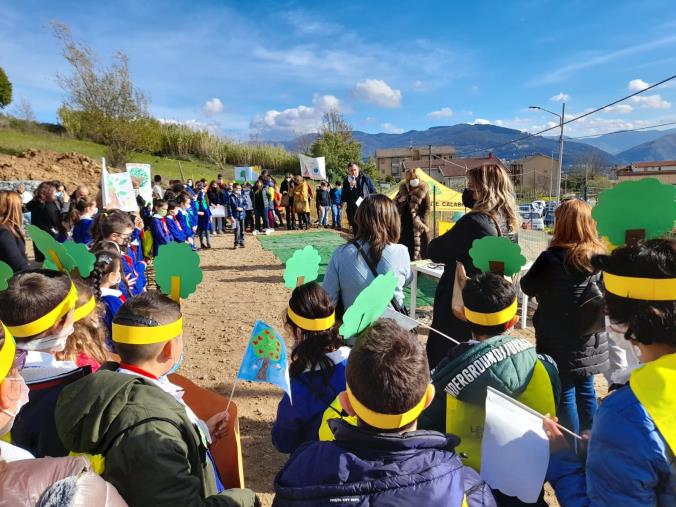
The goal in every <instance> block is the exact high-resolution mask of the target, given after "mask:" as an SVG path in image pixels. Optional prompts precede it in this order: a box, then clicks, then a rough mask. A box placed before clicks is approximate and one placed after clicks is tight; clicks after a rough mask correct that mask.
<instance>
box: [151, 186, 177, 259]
mask: <svg viewBox="0 0 676 507" xmlns="http://www.w3.org/2000/svg"><path fill="white" fill-rule="evenodd" d="M167 207H168V205H167V201H165V200H164V199H156V200H155V203H154V204H153V209H154V211H155V212H154V213H153V218H152V219H151V221H150V232H151V233H152V235H153V257H157V252H158V251H159V249H160V247H161V246H162V245H166V244H167V243H169V242H171V241H172V237H171V233H170V232H169V226H168V225H167Z"/></svg>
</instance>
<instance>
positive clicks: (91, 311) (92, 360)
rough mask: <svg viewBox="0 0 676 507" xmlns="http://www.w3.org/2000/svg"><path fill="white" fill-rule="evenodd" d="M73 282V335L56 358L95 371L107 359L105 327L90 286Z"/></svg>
mask: <svg viewBox="0 0 676 507" xmlns="http://www.w3.org/2000/svg"><path fill="white" fill-rule="evenodd" d="M72 280H73V284H75V288H76V289H77V303H76V305H75V310H74V312H73V320H74V324H73V334H71V335H70V336H69V337H68V340H67V341H66V347H65V348H64V349H63V351H62V352H57V353H56V354H55V357H56V358H57V359H58V360H59V361H72V362H74V363H75V364H76V365H77V366H91V369H92V371H93V372H94V371H96V370H98V369H99V367H100V366H101V365H102V364H103V363H104V362H105V361H106V360H107V359H108V352H107V350H106V346H105V338H106V335H105V328H104V327H103V323H102V321H101V312H100V309H99V307H98V305H97V301H96V297H95V296H94V293H93V292H92V289H91V287H89V286H88V285H87V284H86V283H85V282H84V281H83V280H82V279H80V278H73V279H72Z"/></svg>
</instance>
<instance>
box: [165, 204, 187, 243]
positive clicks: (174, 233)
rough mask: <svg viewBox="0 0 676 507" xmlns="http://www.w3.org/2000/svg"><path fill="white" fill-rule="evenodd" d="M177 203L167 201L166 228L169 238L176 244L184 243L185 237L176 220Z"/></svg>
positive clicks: (179, 223) (181, 227)
mask: <svg viewBox="0 0 676 507" xmlns="http://www.w3.org/2000/svg"><path fill="white" fill-rule="evenodd" d="M178 209H179V206H178V202H176V201H169V202H168V203H167V228H168V229H169V234H171V238H172V239H173V240H174V241H176V242H177V243H185V240H186V236H185V232H184V231H183V226H182V225H181V222H180V220H179V219H178Z"/></svg>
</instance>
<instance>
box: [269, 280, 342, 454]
mask: <svg viewBox="0 0 676 507" xmlns="http://www.w3.org/2000/svg"><path fill="white" fill-rule="evenodd" d="M334 310H335V309H334V306H333V304H332V303H331V300H330V299H329V297H328V295H327V294H326V292H325V291H324V289H322V288H321V286H320V285H319V284H317V283H315V282H310V283H306V284H305V285H301V286H300V287H296V288H295V289H294V291H293V293H292V294H291V299H290V300H289V308H288V311H287V316H286V327H287V330H288V331H289V333H290V335H291V337H292V338H293V340H294V348H293V352H292V353H291V364H290V366H289V375H290V377H291V395H292V397H293V405H292V404H291V400H290V399H289V395H288V394H284V397H283V398H282V401H280V402H279V407H278V408H277V419H276V420H275V424H274V425H273V427H272V443H273V444H274V446H275V447H276V448H277V450H278V451H279V452H284V453H292V452H293V451H295V450H296V448H298V446H300V444H302V443H303V442H307V441H312V440H318V439H319V427H320V425H321V423H322V417H323V415H324V412H325V411H326V410H327V408H328V407H329V405H331V404H332V403H333V401H334V400H335V399H336V397H337V396H338V394H339V393H341V392H342V391H344V390H345V368H346V366H347V357H348V355H349V353H350V349H349V348H348V347H344V346H342V345H343V339H342V338H341V337H340V336H339V335H338V325H337V323H336V318H335V311H334Z"/></svg>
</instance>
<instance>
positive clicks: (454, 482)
mask: <svg viewBox="0 0 676 507" xmlns="http://www.w3.org/2000/svg"><path fill="white" fill-rule="evenodd" d="M346 376H347V389H346V391H343V392H342V393H341V394H340V395H339V396H340V403H341V405H342V406H343V408H344V409H345V411H346V412H348V413H349V414H351V415H356V417H357V421H358V423H357V424H358V425H357V426H352V425H351V424H349V423H347V422H346V421H343V420H340V419H333V420H331V421H329V425H330V427H331V429H332V430H333V433H334V435H335V441H333V442H309V443H307V444H305V445H304V446H302V447H300V448H299V449H298V450H297V451H296V452H295V453H294V454H292V455H291V457H290V459H289V461H288V462H287V463H286V465H285V466H284V468H283V469H282V471H281V472H280V473H279V474H278V475H277V477H276V478H275V493H276V497H275V503H274V505H278V506H286V505H347V504H352V505H419V506H421V507H422V506H425V507H437V506H454V507H460V505H461V504H462V502H463V497H464V485H463V481H464V479H465V473H464V471H463V466H462V463H461V461H460V458H459V456H458V455H457V454H455V453H454V452H453V451H452V449H453V447H454V445H455V444H456V443H457V439H455V437H453V436H446V435H443V434H441V433H436V432H430V431H416V427H417V419H418V416H419V415H420V413H421V412H422V411H423V410H424V409H425V407H427V406H428V405H429V404H430V403H431V402H432V399H433V398H434V386H433V385H431V384H430V374H429V367H428V364H427V357H426V355H425V349H424V347H423V346H422V345H421V343H420V342H419V341H418V338H417V337H414V336H412V335H411V334H409V333H407V332H406V331H404V330H403V329H402V328H400V327H399V326H398V325H397V324H395V323H394V322H393V321H390V320H380V321H377V322H376V323H375V324H374V325H372V326H371V327H370V328H368V329H367V330H366V331H364V332H363V333H362V334H361V335H360V336H359V337H358V338H357V343H356V345H355V347H354V348H353V349H352V352H351V353H350V360H349V361H348V363H347V370H346Z"/></svg>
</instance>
